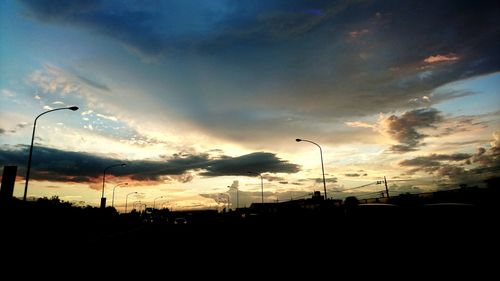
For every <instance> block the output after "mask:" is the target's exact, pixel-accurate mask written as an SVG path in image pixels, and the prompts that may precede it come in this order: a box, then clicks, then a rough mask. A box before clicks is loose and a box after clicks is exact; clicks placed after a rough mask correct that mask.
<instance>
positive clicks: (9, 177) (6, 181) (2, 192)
mask: <svg viewBox="0 0 500 281" xmlns="http://www.w3.org/2000/svg"><path fill="white" fill-rule="evenodd" d="M16 174H17V166H4V167H3V174H2V186H1V187H0V201H7V200H10V199H11V198H12V194H13V192H14V183H15V182H16Z"/></svg>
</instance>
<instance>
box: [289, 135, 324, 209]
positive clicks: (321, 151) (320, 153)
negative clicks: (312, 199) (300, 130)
mask: <svg viewBox="0 0 500 281" xmlns="http://www.w3.org/2000/svg"><path fill="white" fill-rule="evenodd" d="M295 141H296V142H301V141H305V142H309V143H312V144H314V145H316V146H317V147H319V155H320V156H321V171H322V173H323V189H324V191H325V200H326V199H327V198H328V197H327V196H326V180H325V168H324V167H323V150H322V149H321V146H319V144H317V143H315V142H313V141H310V140H303V139H295Z"/></svg>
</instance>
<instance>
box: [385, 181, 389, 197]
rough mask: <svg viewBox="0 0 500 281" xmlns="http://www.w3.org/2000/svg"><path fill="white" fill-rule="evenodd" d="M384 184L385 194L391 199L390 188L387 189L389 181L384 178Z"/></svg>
mask: <svg viewBox="0 0 500 281" xmlns="http://www.w3.org/2000/svg"><path fill="white" fill-rule="evenodd" d="M384 184H385V193H386V194H387V199H389V188H387V180H386V179H385V176H384Z"/></svg>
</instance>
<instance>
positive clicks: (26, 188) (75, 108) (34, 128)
mask: <svg viewBox="0 0 500 281" xmlns="http://www.w3.org/2000/svg"><path fill="white" fill-rule="evenodd" d="M65 109H69V110H72V111H76V110H78V107H77V106H70V107H61V108H56V109H51V110H48V111H45V112H43V113H41V114H40V115H38V116H37V117H36V118H35V122H34V123H33V134H32V135H31V145H30V154H29V156H28V167H27V168H26V182H25V184H24V196H23V201H26V196H27V194H28V182H29V180H30V170H31V156H32V155H33V142H34V140H35V130H36V121H37V120H38V118H40V116H42V115H44V114H47V113H49V112H52V111H57V110H65Z"/></svg>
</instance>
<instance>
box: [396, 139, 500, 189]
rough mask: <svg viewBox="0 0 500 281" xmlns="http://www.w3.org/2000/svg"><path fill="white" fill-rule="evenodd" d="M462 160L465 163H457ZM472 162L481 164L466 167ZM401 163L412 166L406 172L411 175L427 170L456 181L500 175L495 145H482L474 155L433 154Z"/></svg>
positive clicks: (470, 181)
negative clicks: (488, 147) (486, 146)
mask: <svg viewBox="0 0 500 281" xmlns="http://www.w3.org/2000/svg"><path fill="white" fill-rule="evenodd" d="M464 160H465V161H464ZM460 161H464V163H456V162H460ZM454 162H455V163H456V164H455V163H454ZM471 163H476V164H479V166H476V167H473V168H470V169H466V168H465V165H464V164H466V165H470V164H471ZM399 165H401V166H406V167H412V168H411V169H410V170H408V171H407V172H406V174H409V175H410V174H414V173H416V172H425V173H429V174H434V175H436V176H438V177H442V178H447V179H449V180H451V181H452V182H455V183H461V184H464V183H467V184H469V183H470V184H478V183H481V182H483V181H484V180H485V179H488V178H491V177H495V176H497V175H498V170H499V167H500V154H499V153H496V152H495V149H494V147H492V148H490V149H489V150H486V149H484V148H482V147H481V148H479V149H478V151H477V152H476V153H475V154H473V155H471V154H466V153H455V154H450V155H446V154H431V155H429V156H421V157H416V158H413V159H408V160H404V161H401V162H400V163H399Z"/></svg>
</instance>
